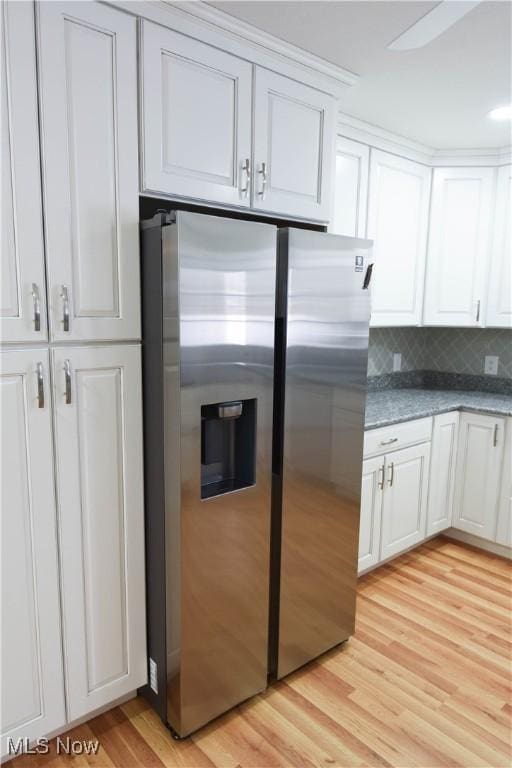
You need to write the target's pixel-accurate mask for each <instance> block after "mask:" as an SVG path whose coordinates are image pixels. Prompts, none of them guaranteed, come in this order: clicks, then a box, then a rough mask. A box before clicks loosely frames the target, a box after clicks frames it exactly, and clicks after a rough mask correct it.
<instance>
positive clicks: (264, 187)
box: [258, 162, 267, 200]
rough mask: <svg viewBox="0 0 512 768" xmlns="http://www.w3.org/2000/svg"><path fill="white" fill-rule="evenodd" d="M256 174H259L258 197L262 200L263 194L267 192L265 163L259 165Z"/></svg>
mask: <svg viewBox="0 0 512 768" xmlns="http://www.w3.org/2000/svg"><path fill="white" fill-rule="evenodd" d="M258 173H259V174H261V189H260V190H259V192H258V195H259V196H260V197H261V199H262V200H264V199H265V192H266V191H267V164H266V163H265V162H263V163H261V166H260V169H259V171H258Z"/></svg>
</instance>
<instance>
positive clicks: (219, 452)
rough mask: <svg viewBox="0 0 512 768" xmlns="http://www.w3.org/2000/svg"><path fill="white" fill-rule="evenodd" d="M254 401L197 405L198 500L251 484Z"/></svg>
mask: <svg viewBox="0 0 512 768" xmlns="http://www.w3.org/2000/svg"><path fill="white" fill-rule="evenodd" d="M255 477H256V399H251V400H235V401H232V402H229V403H214V404H210V405H202V406H201V498H202V499H210V498H212V497H213V496H220V495H221V494H223V493H230V492H232V491H238V490H241V489H242V488H248V487H249V486H251V485H254V483H255Z"/></svg>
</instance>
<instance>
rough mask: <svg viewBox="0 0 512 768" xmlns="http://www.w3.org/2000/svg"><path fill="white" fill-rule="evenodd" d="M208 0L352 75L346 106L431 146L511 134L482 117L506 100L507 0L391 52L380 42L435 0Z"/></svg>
mask: <svg viewBox="0 0 512 768" xmlns="http://www.w3.org/2000/svg"><path fill="white" fill-rule="evenodd" d="M451 1H452V2H457V1H458V0H451ZM209 4H210V5H213V6H215V7H216V8H219V9H221V10H222V11H224V12H226V13H229V14H231V15H232V16H235V17H237V18H239V19H242V20H243V21H245V22H248V23H249V24H253V25H254V26H255V27H259V28H260V29H263V30H264V31H265V32H269V33H271V34H273V35H275V36H276V37H279V38H281V39H283V40H285V41H287V42H289V43H293V44H294V45H297V46H299V47H300V48H303V49H305V50H307V51H311V52H312V53H314V54H316V55H317V56H320V57H322V58H324V59H327V60H328V61H331V62H333V63H334V64H338V65H339V66H342V67H344V68H346V69H349V70H351V71H352V72H355V73H357V74H358V75H360V76H361V79H360V81H359V82H358V83H357V84H356V85H355V86H353V87H352V88H350V89H349V90H348V91H347V93H346V95H345V97H344V99H343V103H342V104H341V109H342V111H343V112H346V113H347V114H350V115H353V116H354V117H358V118H361V119H363V120H366V121H368V122H370V123H373V124H374V125H377V126H380V127H382V128H387V129H388V130H390V131H393V132H395V133H398V134H401V135H402V136H406V137H407V138H409V139H413V140H415V141H419V142H421V143H423V144H426V145H428V146H430V147H433V148H435V149H454V148H461V149H462V148H465V149H466V148H472V149H474V148H484V147H501V146H506V145H508V144H510V143H511V124H510V122H508V123H507V122H504V123H498V122H495V121H492V120H490V119H489V118H488V117H486V113H487V112H488V111H489V110H491V109H493V108H494V107H496V106H499V105H502V104H507V103H510V102H511V100H512V95H511V61H512V59H511V55H512V54H511V9H512V4H511V3H510V2H509V0H486V1H485V2H482V3H481V4H480V5H478V6H477V7H476V8H474V9H473V10H472V11H470V12H469V13H468V14H467V16H465V17H464V18H462V19H460V20H459V21H458V22H457V23H456V24H455V25H454V26H453V27H451V28H450V29H448V30H447V31H446V32H444V33H443V34H442V35H440V36H439V37H438V38H437V39H435V40H433V41H432V42H431V43H429V44H428V45H426V46H425V47H424V48H420V49H417V50H414V51H400V52H398V51H389V50H387V49H386V46H387V45H388V43H390V42H391V41H392V40H394V39H395V38H396V37H397V36H398V35H399V34H400V33H401V32H403V31H405V30H406V29H407V28H408V27H410V26H411V24H413V23H414V22H415V21H417V20H418V19H419V18H421V17H422V16H424V15H425V13H427V12H428V11H429V10H430V9H431V8H433V7H434V6H435V5H437V3H436V2H426V1H424V0H377V1H375V0H357V1H354V0H331V1H330V2H325V1H324V0H313V1H312V0H303V1H302V2H296V1H295V0H290V1H285V2H283V1H282V0H258V1H256V2H255V1H253V0H244V1H242V2H239V1H238V0H232V1H231V0H228V1H225V2H219V1H218V0H214V2H210V3H209Z"/></svg>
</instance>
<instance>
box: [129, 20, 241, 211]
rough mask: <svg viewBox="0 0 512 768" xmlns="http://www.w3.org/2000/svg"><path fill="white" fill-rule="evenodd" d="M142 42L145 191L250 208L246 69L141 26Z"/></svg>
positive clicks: (167, 31)
mask: <svg viewBox="0 0 512 768" xmlns="http://www.w3.org/2000/svg"><path fill="white" fill-rule="evenodd" d="M142 41H143V45H142V68H143V70H142V77H143V96H142V98H143V111H142V114H143V127H144V138H143V141H144V154H143V169H142V175H143V185H144V189H146V190H149V191H151V192H163V193H164V194H167V195H178V196H180V197H190V198H197V199H201V200H207V201H210V200H212V201H216V202H219V203H224V204H233V205H241V206H248V205H249V204H250V175H249V174H250V159H251V107H252V102H251V92H252V65H251V64H249V62H247V61H243V60H242V59H239V58H237V57H236V56H232V55H231V54H229V53H226V52H224V51H220V50H218V49H217V48H213V47H212V46H210V45H207V44H206V43H202V42H199V41H198V40H192V39H191V38H189V37H186V36H185V35H181V34H179V33H178V32H173V31H172V30H170V29H165V28H164V27H160V26H158V25H157V24H152V23H151V22H147V21H144V22H143V23H142ZM247 163H249V166H248V165H247Z"/></svg>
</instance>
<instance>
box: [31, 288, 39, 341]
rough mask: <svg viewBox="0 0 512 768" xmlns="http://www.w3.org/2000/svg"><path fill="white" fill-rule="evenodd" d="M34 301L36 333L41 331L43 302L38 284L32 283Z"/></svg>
mask: <svg viewBox="0 0 512 768" xmlns="http://www.w3.org/2000/svg"><path fill="white" fill-rule="evenodd" d="M32 301H33V302H34V331H40V330H41V301H40V298H39V288H38V287H37V285H36V283H32Z"/></svg>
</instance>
